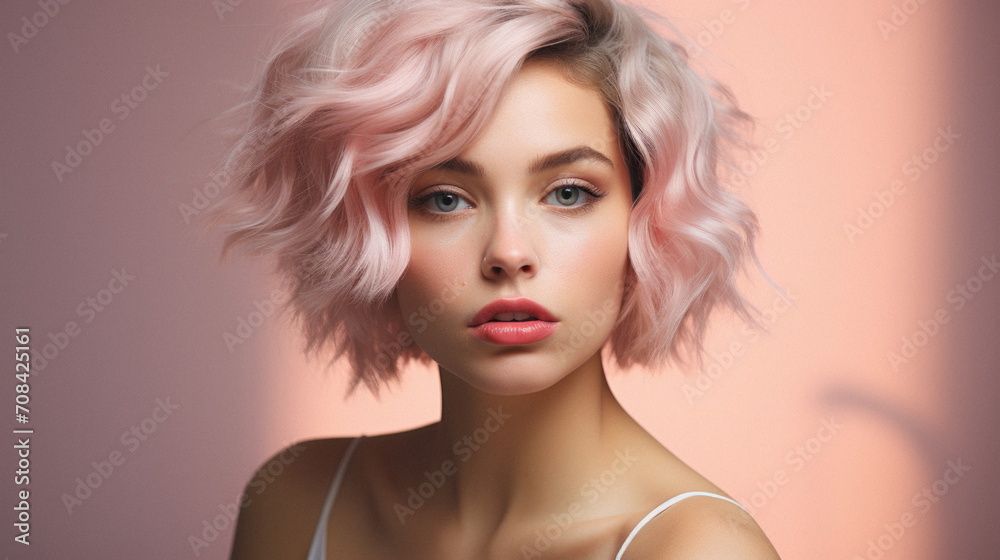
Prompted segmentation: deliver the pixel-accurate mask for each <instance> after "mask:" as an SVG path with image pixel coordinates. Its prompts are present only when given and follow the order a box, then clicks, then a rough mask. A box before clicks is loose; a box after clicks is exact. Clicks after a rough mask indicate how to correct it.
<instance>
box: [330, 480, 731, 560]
mask: <svg viewBox="0 0 1000 560" xmlns="http://www.w3.org/2000/svg"><path fill="white" fill-rule="evenodd" d="M691 496H710V497H712V498H719V499H720V500H726V501H727V502H731V503H734V504H736V505H738V506H740V504H739V502H737V501H735V500H730V499H729V498H727V497H725V496H720V495H718V494H713V493H711V492H685V493H683V494H678V495H676V496H674V497H673V498H670V499H669V500H667V501H665V502H663V503H662V504H660V505H658V506H656V509H654V510H653V511H651V512H649V513H648V514H646V517H643V518H642V521H640V522H639V524H638V525H636V526H635V529H632V532H631V533H629V535H628V538H626V539H625V543H624V544H622V547H621V549H620V550H619V551H618V555H617V556H615V560H622V556H624V555H625V549H627V548H628V545H629V544H631V543H632V539H634V538H635V536H636V535H637V534H638V533H639V530H640V529H642V528H643V527H644V526H645V525H646V523H649V522H650V521H651V520H652V519H653V518H654V517H656V516H657V515H660V514H661V513H663V510H665V509H667V508H668V507H670V506H672V505H674V504H676V503H677V502H679V501H681V500H683V499H685V498H690V497H691ZM740 509H742V510H743V511H746V508H744V507H743V506H740ZM747 513H749V512H747ZM310 560H312V559H310Z"/></svg>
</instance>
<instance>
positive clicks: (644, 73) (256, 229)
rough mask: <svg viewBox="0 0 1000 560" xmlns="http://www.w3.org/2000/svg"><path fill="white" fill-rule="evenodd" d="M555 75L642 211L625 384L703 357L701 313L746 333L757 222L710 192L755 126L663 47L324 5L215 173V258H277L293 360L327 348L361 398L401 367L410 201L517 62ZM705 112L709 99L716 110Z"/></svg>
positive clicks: (270, 74)
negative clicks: (747, 280) (400, 301)
mask: <svg viewBox="0 0 1000 560" xmlns="http://www.w3.org/2000/svg"><path fill="white" fill-rule="evenodd" d="M531 57H545V58H548V59H551V60H555V61H557V62H559V63H561V64H562V65H563V66H564V68H565V69H566V71H567V73H568V77H571V78H573V79H577V80H580V81H581V82H583V83H586V84H588V85H591V86H594V87H596V88H597V89H599V90H600V91H601V93H602V95H603V96H604V98H605V100H606V102H607V103H608V106H609V107H610V108H611V109H612V110H613V112H614V114H615V116H616V119H617V120H618V126H619V137H620V140H621V142H622V146H623V150H624V153H625V154H626V156H627V158H628V159H629V160H630V161H629V164H630V172H631V174H632V181H633V192H634V193H636V194H638V197H637V198H636V201H635V204H634V207H633V209H632V213H631V217H630V225H629V256H630V264H631V267H630V271H629V279H628V283H627V285H626V291H625V296H624V299H623V302H622V311H621V314H620V317H619V320H618V324H616V325H615V328H614V331H613V332H612V335H611V338H610V345H611V348H610V350H611V353H612V356H613V357H614V359H615V360H616V361H617V362H618V363H619V364H620V365H622V366H626V367H627V366H629V365H632V364H640V365H656V364H659V363H661V362H664V361H667V360H668V359H670V358H679V359H681V361H683V359H682V352H681V347H686V348H688V349H689V350H692V351H694V353H696V354H697V355H698V356H699V359H700V354H701V349H702V348H701V340H702V339H703V336H704V331H705V327H706V324H707V321H708V317H709V315H710V313H711V311H712V310H713V309H714V308H715V307H716V306H717V305H720V304H721V305H724V306H728V307H730V308H732V309H733V310H734V311H736V313H737V314H738V315H739V316H741V317H742V318H743V319H744V320H747V321H748V322H751V323H755V321H754V320H753V318H752V316H751V315H750V310H753V309H754V308H753V307H752V306H751V305H749V303H748V302H747V301H746V300H745V299H744V298H743V297H742V296H741V294H740V293H739V292H738V291H737V290H736V287H735V278H736V275H737V273H738V272H739V271H740V270H741V269H743V268H745V261H746V259H747V257H753V259H754V261H755V262H756V256H755V255H754V249H753V245H754V238H755V234H756V231H757V221H756V217H755V215H754V214H753V212H752V211H751V210H750V209H749V208H748V207H747V206H746V205H745V204H744V203H743V202H742V201H741V200H740V199H739V198H737V197H736V196H734V195H732V194H730V193H729V192H727V190H726V189H725V188H723V185H722V181H723V180H724V179H725V177H724V176H723V175H721V173H722V172H723V171H725V170H726V169H727V168H728V166H726V165H725V164H724V162H725V159H724V158H725V157H726V154H727V153H728V150H726V149H724V148H725V147H726V144H727V143H729V142H730V141H734V140H739V138H740V135H739V134H738V132H739V131H740V130H741V129H740V128H739V126H738V125H740V123H746V122H749V119H748V118H747V117H746V115H745V114H743V113H742V112H740V111H739V110H738V109H736V108H735V105H734V104H733V103H732V100H731V98H730V97H729V95H728V93H727V92H726V91H725V90H724V89H722V88H718V87H715V86H712V85H709V84H707V83H706V82H705V81H704V80H702V79H701V78H700V77H699V76H698V75H697V74H696V73H695V72H694V71H693V70H692V69H691V68H690V67H689V66H688V64H687V62H686V58H687V57H686V55H685V53H684V51H683V49H682V48H680V46H679V45H678V44H677V43H674V42H671V41H669V40H667V39H665V38H663V37H661V36H660V35H658V34H656V33H655V32H653V31H652V30H651V29H650V28H649V27H648V26H647V25H646V24H645V23H644V21H643V19H642V17H641V16H640V15H639V14H638V13H637V12H636V11H635V10H634V9H633V8H630V7H628V6H625V5H623V4H620V3H618V2H615V1H613V0H492V1H487V0H345V1H340V2H320V3H319V4H317V6H316V7H315V8H314V9H313V10H312V11H310V12H309V13H308V14H307V15H305V16H304V17H302V18H301V19H300V20H298V21H297V22H296V23H295V25H293V26H292V27H291V28H290V29H289V31H288V32H287V34H286V35H284V36H283V38H281V40H280V41H279V43H278V45H277V46H276V48H275V50H274V52H273V54H272V55H271V56H270V57H269V59H268V60H267V62H266V64H265V66H264V69H263V72H262V77H261V78H260V81H259V84H258V86H257V87H256V89H255V91H254V97H253V98H252V99H251V100H250V101H248V102H247V103H245V104H244V105H243V106H242V107H241V109H243V110H245V111H246V113H247V114H246V121H245V122H246V123H248V126H247V128H246V129H245V130H242V131H240V132H239V134H238V137H237V139H236V140H235V143H234V144H233V147H232V150H231V152H230V154H229V157H228V159H227V162H226V172H227V174H228V175H229V176H230V177H231V180H232V181H233V184H234V185H235V187H236V188H235V189H234V190H235V191H236V192H237V196H235V197H232V198H231V199H229V200H227V201H226V204H225V205H224V206H222V207H221V210H220V212H219V214H218V215H217V216H216V219H217V220H222V221H224V222H225V224H226V233H227V235H226V241H225V245H224V249H223V252H224V254H225V253H226V252H228V251H229V249H230V248H231V247H233V246H236V245H242V246H245V247H247V248H249V249H251V250H253V251H254V252H259V253H265V254H272V255H275V256H276V257H277V268H278V271H279V273H280V274H281V275H282V276H283V278H284V279H285V280H286V282H287V284H288V287H289V291H290V296H291V297H290V299H289V305H290V309H291V310H293V311H294V313H295V315H296V316H297V318H298V319H299V320H300V322H301V324H302V326H303V330H304V332H305V335H306V341H307V343H306V349H307V351H312V350H319V349H320V348H324V347H326V346H327V345H332V347H333V348H334V349H335V355H334V357H333V359H334V360H336V359H338V358H340V357H342V356H345V357H346V358H347V359H348V361H349V362H350V364H351V365H352V367H353V369H354V372H355V378H354V381H353V384H352V388H353V387H355V386H357V384H359V383H364V384H366V385H367V386H368V387H370V388H371V389H373V390H377V389H378V388H379V386H380V385H381V384H382V383H383V382H385V381H386V380H388V379H392V378H395V377H396V376H397V375H398V371H399V367H400V366H401V365H403V364H405V363H406V362H407V361H408V360H410V359H419V360H430V358H429V357H428V356H427V355H426V354H425V353H423V352H422V351H421V350H420V349H419V348H418V347H417V346H416V345H414V344H412V341H411V343H410V344H406V343H405V341H406V340H408V339H407V338H406V337H405V336H403V337H401V336H400V333H401V332H403V331H404V330H405V326H404V324H403V321H402V318H401V317H400V316H399V312H398V310H397V309H394V308H393V306H392V305H391V304H390V296H391V295H392V292H393V290H394V289H395V285H396V283H397V281H398V280H399V278H400V277H401V276H402V274H403V272H404V270H405V269H406V266H407V263H408V261H409V251H410V239H409V230H408V224H407V207H406V203H407V192H408V188H409V181H410V180H411V178H412V177H414V176H415V175H416V174H417V173H419V172H420V171H422V170H424V169H427V168H429V167H431V166H433V165H435V164H437V163H440V162H442V161H445V160H447V159H450V158H452V157H455V156H457V155H458V154H459V153H460V152H461V151H462V150H463V149H464V147H465V146H467V145H468V144H470V143H471V142H472V140H473V139H475V138H476V136H477V135H478V134H479V133H480V132H481V131H482V130H483V129H484V128H485V126H486V124H487V122H488V119H489V117H490V115H491V114H492V112H493V109H494V107H495V106H496V104H497V101H498V100H499V98H500V96H501V94H502V93H503V91H504V89H505V87H506V85H507V84H508V83H509V82H510V80H511V79H512V78H513V77H514V75H515V74H516V73H517V71H518V70H519V69H520V67H521V65H522V64H523V63H524V61H525V60H527V59H528V58H531ZM713 92H714V95H713Z"/></svg>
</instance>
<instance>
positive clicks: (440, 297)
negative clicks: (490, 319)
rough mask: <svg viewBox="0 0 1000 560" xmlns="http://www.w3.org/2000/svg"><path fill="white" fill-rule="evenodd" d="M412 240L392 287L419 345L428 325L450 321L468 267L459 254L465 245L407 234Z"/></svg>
mask: <svg viewBox="0 0 1000 560" xmlns="http://www.w3.org/2000/svg"><path fill="white" fill-rule="evenodd" d="M411 239H412V240H413V243H412V249H411V253H410V261H409V264H408V266H407V269H406V272H405V273H404V274H403V277H402V278H401V279H400V280H399V283H398V284H397V286H396V297H397V301H398V303H399V309H400V311H401V313H402V317H403V320H404V322H405V324H406V326H407V328H408V329H409V330H410V333H411V334H412V335H413V337H414V339H415V340H416V341H417V343H418V344H420V345H421V346H422V347H423V346H424V344H422V342H426V340H424V339H426V337H427V335H428V334H429V331H431V330H433V329H432V327H433V326H434V325H435V324H437V323H448V322H452V319H451V318H450V315H454V313H455V309H456V308H457V305H456V304H457V302H458V301H459V299H460V298H461V297H462V295H463V294H464V291H465V287H466V286H467V285H468V271H469V266H468V263H467V262H466V260H463V259H461V258H459V255H463V254H468V250H467V249H468V248H466V247H461V246H458V244H457V243H456V242H455V241H452V240H451V239H454V238H449V237H447V236H445V237H444V238H443V239H442V237H441V236H437V237H434V238H430V237H426V236H421V235H420V234H419V232H413V233H412V234H411Z"/></svg>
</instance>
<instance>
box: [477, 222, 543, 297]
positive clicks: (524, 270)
mask: <svg viewBox="0 0 1000 560" xmlns="http://www.w3.org/2000/svg"><path fill="white" fill-rule="evenodd" d="M528 229H530V225H529V223H528V220H527V219H526V218H525V217H524V216H522V215H521V214H519V213H516V212H514V211H505V212H503V213H502V215H498V216H496V218H495V219H494V220H493V227H492V228H491V229H490V232H489V235H490V239H489V242H488V243H487V245H486V250H485V254H484V255H483V267H482V268H483V275H484V276H485V277H486V278H490V279H495V280H499V279H503V278H511V279H513V278H516V277H518V276H522V275H523V276H526V277H528V278H530V277H533V276H534V275H535V274H536V273H537V272H538V254H537V253H536V251H535V247H534V245H533V243H532V236H531V235H530V234H529V231H527V230H528Z"/></svg>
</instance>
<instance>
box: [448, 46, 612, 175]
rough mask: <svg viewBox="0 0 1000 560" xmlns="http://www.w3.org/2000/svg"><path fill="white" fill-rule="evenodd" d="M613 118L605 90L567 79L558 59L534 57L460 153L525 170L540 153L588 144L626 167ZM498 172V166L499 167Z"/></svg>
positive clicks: (487, 164)
mask: <svg viewBox="0 0 1000 560" xmlns="http://www.w3.org/2000/svg"><path fill="white" fill-rule="evenodd" d="M617 138H618V135H617V130H616V128H615V125H614V119H613V118H612V114H611V111H610V109H609V108H608V106H607V104H606V103H605V101H604V98H603V96H602V95H601V93H600V91H598V90H597V88H595V87H589V86H586V85H581V84H579V83H577V82H575V81H571V80H569V79H568V78H567V77H566V74H565V73H564V71H563V70H562V69H561V68H560V67H559V66H557V65H556V64H555V63H553V62H549V61H544V60H529V61H527V62H526V63H525V64H524V66H523V67H522V69H521V70H520V71H519V72H518V73H517V75H515V77H514V79H513V80H512V82H511V83H510V84H509V86H508V88H507V90H506V91H505V92H504V94H503V95H502V96H501V98H500V101H499V103H498V104H497V107H496V109H495V111H494V114H493V115H492V117H491V119H490V121H489V123H488V124H487V126H486V128H485V130H484V131H483V132H482V133H481V134H480V135H479V136H478V137H477V138H476V139H475V140H474V141H473V142H472V143H471V144H470V145H469V146H467V147H466V149H465V150H464V151H463V152H462V154H461V155H460V156H459V157H460V158H461V159H463V160H467V161H475V162H478V163H480V164H482V165H483V166H484V167H486V168H487V170H488V171H489V168H490V167H491V164H492V166H493V167H497V168H501V169H502V168H508V169H509V168H510V166H515V167H516V168H518V170H520V171H523V170H525V169H526V168H528V167H529V166H530V162H532V161H535V160H536V159H537V157H538V156H539V155H540V154H549V153H555V152H559V151H563V150H566V149H567V148H576V147H587V148H590V149H593V150H596V151H597V152H600V153H601V154H603V155H605V156H606V157H607V158H608V159H610V160H611V161H612V162H613V163H614V164H615V167H616V168H617V167H618V166H619V165H623V162H622V161H621V154H620V150H619V149H618V140H617ZM494 171H496V170H494Z"/></svg>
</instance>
